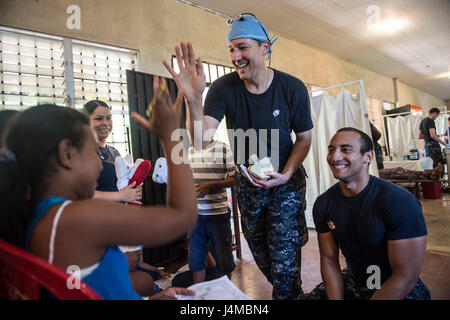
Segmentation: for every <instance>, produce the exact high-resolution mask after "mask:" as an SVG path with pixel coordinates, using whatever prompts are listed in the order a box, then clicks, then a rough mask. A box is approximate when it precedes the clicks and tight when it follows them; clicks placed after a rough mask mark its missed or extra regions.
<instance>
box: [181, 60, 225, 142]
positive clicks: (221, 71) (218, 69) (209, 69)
mask: <svg viewBox="0 0 450 320" xmlns="http://www.w3.org/2000/svg"><path fill="white" fill-rule="evenodd" d="M202 64H203V71H204V72H205V75H206V88H205V91H204V92H203V103H204V102H205V99H206V94H207V93H208V89H209V87H210V86H211V84H212V83H213V82H214V81H215V80H216V79H217V78H220V77H221V76H223V75H225V74H227V73H231V72H233V71H234V68H232V67H229V66H223V65H219V64H212V63H209V62H205V61H202ZM172 67H173V69H174V70H175V72H179V71H180V69H179V67H178V61H177V58H176V57H175V56H172ZM214 139H215V140H218V141H221V142H223V143H226V144H229V141H228V133H227V125H226V120H225V117H224V118H223V119H222V121H221V122H220V123H219V126H218V127H217V130H216V134H215V135H214Z"/></svg>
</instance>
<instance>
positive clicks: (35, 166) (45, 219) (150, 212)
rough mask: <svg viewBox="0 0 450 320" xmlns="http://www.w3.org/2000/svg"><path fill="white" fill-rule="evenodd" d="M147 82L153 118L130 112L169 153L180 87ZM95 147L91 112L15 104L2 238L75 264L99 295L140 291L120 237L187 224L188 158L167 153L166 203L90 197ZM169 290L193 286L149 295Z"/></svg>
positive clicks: (163, 237) (161, 235) (153, 242)
mask: <svg viewBox="0 0 450 320" xmlns="http://www.w3.org/2000/svg"><path fill="white" fill-rule="evenodd" d="M153 90H154V92H155V97H154V101H155V104H154V108H153V116H152V118H151V119H150V120H146V119H145V118H143V117H141V116H139V115H137V114H134V113H133V114H132V116H133V118H134V119H135V120H136V121H137V122H138V123H139V124H140V125H141V126H142V127H143V128H144V129H145V130H147V131H149V132H151V133H152V134H154V135H155V136H157V137H158V138H159V139H160V141H161V144H162V146H163V148H164V151H165V153H166V154H171V153H172V150H173V149H174V148H175V147H176V146H177V143H178V141H172V139H171V135H172V132H173V131H174V130H176V129H177V128H178V126H179V123H180V119H181V104H182V95H181V94H179V95H178V97H177V100H176V102H175V104H172V102H171V100H170V96H169V94H168V92H167V90H165V91H163V90H160V85H159V78H158V77H155V79H154V82H153ZM98 148H99V147H98V141H97V138H96V136H95V133H94V131H93V130H92V128H91V127H90V122H89V118H88V117H87V116H86V115H84V114H83V113H81V112H79V111H77V110H74V109H71V108H65V107H58V106H55V105H40V106H36V107H32V108H29V109H27V110H26V111H23V112H21V113H20V115H19V116H18V117H17V118H15V119H14V121H12V122H11V124H10V128H9V130H8V133H7V136H6V139H5V145H4V148H3V149H2V150H1V151H0V177H1V181H2V183H0V212H1V213H2V214H1V215H0V238H2V239H4V240H5V241H8V242H10V243H12V244H14V245H16V246H18V247H21V248H25V249H26V250H28V251H29V252H31V253H32V254H34V255H36V256H38V257H40V258H41V259H44V260H47V261H48V262H49V263H51V264H54V265H55V266H57V267H59V268H60V269H62V270H67V268H68V267H69V266H70V267H72V266H77V267H78V268H79V269H80V274H81V280H83V281H84V282H85V283H86V284H87V285H88V286H90V287H91V288H92V289H93V290H95V291H96V292H97V293H98V294H99V295H100V296H101V297H102V298H103V299H113V300H128V299H142V298H141V296H140V295H139V294H138V293H137V292H136V291H135V290H134V289H133V286H132V283H131V280H130V276H129V273H128V269H129V266H128V261H127V259H126V257H125V255H124V254H123V252H122V251H121V250H120V249H119V248H118V247H117V246H118V245H119V244H123V245H130V246H132V245H139V244H142V245H148V246H158V245H162V244H165V243H168V242H170V241H173V240H175V239H177V238H178V237H180V236H182V235H184V234H186V232H188V230H190V229H191V228H193V227H194V226H195V224H196V220H197V201H196V196H195V187H194V181H193V178H192V173H191V170H190V168H189V165H188V164H187V163H188V160H187V159H185V160H183V162H182V163H181V164H177V165H175V164H174V162H173V161H172V159H171V158H170V157H167V166H168V172H169V177H168V182H167V191H168V192H167V194H168V199H167V206H158V207H136V206H124V205H123V204H121V203H118V202H115V201H106V200H100V199H92V197H93V195H94V190H95V186H96V183H97V179H98V177H99V174H100V172H101V170H102V163H101V160H100V158H99V156H98ZM183 158H186V157H185V155H184V156H183ZM179 181H183V183H182V184H180V183H179ZM176 294H184V295H192V294H195V293H194V292H193V291H191V290H187V289H184V288H169V289H166V290H164V291H162V292H161V293H159V294H157V295H155V296H152V297H150V299H158V298H172V299H173V298H175V296H176Z"/></svg>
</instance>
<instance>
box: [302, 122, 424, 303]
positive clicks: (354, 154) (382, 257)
mask: <svg viewBox="0 0 450 320" xmlns="http://www.w3.org/2000/svg"><path fill="white" fill-rule="evenodd" d="M373 157H374V151H373V144H372V140H371V139H370V137H369V136H368V135H367V134H365V133H364V132H362V131H360V130H358V129H355V128H343V129H340V130H338V132H337V133H336V134H335V135H334V137H333V138H332V139H331V142H330V145H329V146H328V156H327V161H328V164H329V166H330V168H331V170H332V172H333V176H334V177H335V178H336V179H338V180H339V182H338V183H336V184H335V185H334V186H332V187H331V188H329V189H328V190H327V191H326V192H324V193H323V194H322V195H320V196H319V197H318V198H317V200H316V202H315V204H314V209H313V216H314V223H315V225H316V230H317V235H318V240H319V248H320V267H321V274H322V279H323V281H324V282H323V283H322V284H320V285H319V286H318V287H316V288H315V289H314V290H313V291H312V292H311V293H309V294H306V295H305V296H304V298H305V299H326V298H328V299H429V298H430V293H429V290H428V289H427V288H426V286H425V284H424V283H423V282H422V281H421V280H420V278H419V274H420V269H421V267H422V262H423V257H424V254H425V247H426V234H427V229H426V225H425V220H424V217H423V213H422V207H421V204H420V202H419V201H418V200H417V199H416V198H415V197H414V196H413V195H412V194H411V193H410V192H409V191H407V190H406V189H403V188H401V187H399V186H396V185H395V184H393V183H390V182H388V181H386V180H383V179H380V178H377V177H374V176H371V175H369V164H370V162H371V161H372V159H373ZM339 248H340V249H341V250H342V254H343V255H344V257H345V259H346V263H347V268H346V269H344V270H342V272H341V268H340V265H339Z"/></svg>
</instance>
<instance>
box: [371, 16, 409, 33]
mask: <svg viewBox="0 0 450 320" xmlns="http://www.w3.org/2000/svg"><path fill="white" fill-rule="evenodd" d="M406 25H407V23H406V21H405V20H401V19H394V18H389V19H387V20H384V21H382V22H381V23H378V24H377V25H376V28H377V30H378V31H382V32H385V33H388V34H393V33H395V32H397V31H399V30H401V29H403V28H404V27H405V26H406Z"/></svg>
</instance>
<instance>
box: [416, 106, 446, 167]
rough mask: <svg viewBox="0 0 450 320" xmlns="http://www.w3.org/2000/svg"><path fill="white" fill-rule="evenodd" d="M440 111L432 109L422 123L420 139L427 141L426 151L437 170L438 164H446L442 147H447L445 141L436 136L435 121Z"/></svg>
mask: <svg viewBox="0 0 450 320" xmlns="http://www.w3.org/2000/svg"><path fill="white" fill-rule="evenodd" d="M439 113H440V111H439V109H438V108H431V109H430V110H429V111H428V116H427V117H426V118H425V119H423V120H422V121H421V122H420V126H419V139H424V140H425V150H426V151H427V153H428V156H429V157H430V158H431V159H433V168H435V167H436V166H437V165H438V163H442V164H443V165H444V164H445V161H444V157H443V156H442V151H441V146H440V145H439V143H440V144H442V145H443V146H444V147H445V141H444V140H442V139H440V138H439V137H438V136H437V135H436V124H435V123H434V120H435V119H436V118H437V116H438V115H439Z"/></svg>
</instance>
